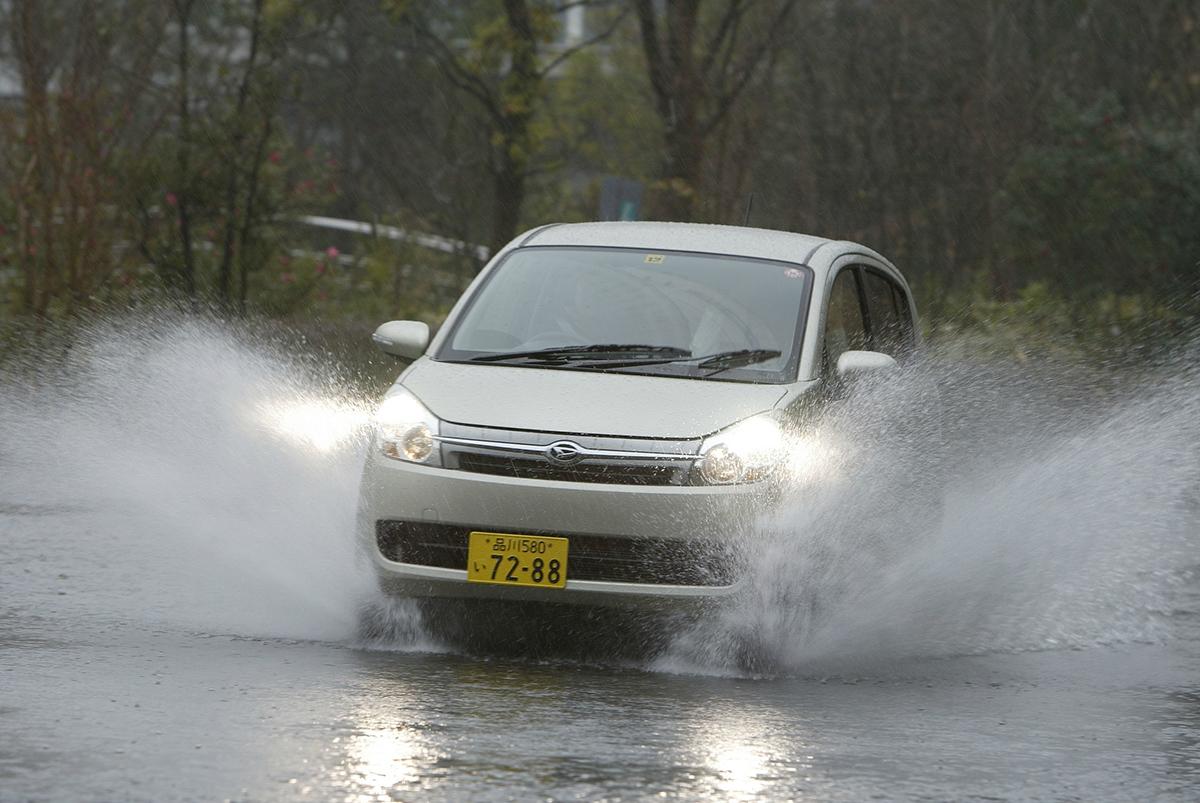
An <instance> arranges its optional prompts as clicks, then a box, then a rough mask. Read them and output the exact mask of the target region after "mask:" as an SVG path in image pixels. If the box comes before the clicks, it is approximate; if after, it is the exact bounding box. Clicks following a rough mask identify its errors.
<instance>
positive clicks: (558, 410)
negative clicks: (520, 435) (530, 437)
mask: <svg viewBox="0 0 1200 803" xmlns="http://www.w3.org/2000/svg"><path fill="white" fill-rule="evenodd" d="M400 383H401V384H403V385H404V387H406V388H408V389H409V390H410V391H412V392H413V393H414V394H416V395H417V397H418V398H419V399H420V400H421V401H422V402H424V403H425V405H426V406H427V407H428V408H429V409H430V411H431V412H432V413H433V414H434V415H436V416H438V417H439V418H441V419H443V420H445V421H452V422H454V423H458V424H469V425H474V426H483V427H497V428H500V429H527V430H539V431H542V432H563V433H578V434H588V435H614V436H619V437H621V436H623V437H644V438H697V437H701V436H704V435H709V434H711V433H713V432H716V431H717V430H719V429H721V428H722V427H725V426H727V425H729V424H732V423H733V422H735V421H738V420H740V419H742V418H745V417H746V416H750V415H754V414H755V413H759V412H762V411H764V410H769V409H771V408H772V407H774V406H775V404H776V403H777V402H778V401H779V400H780V399H781V398H783V396H784V395H785V394H786V393H787V388H786V387H785V386H783V385H752V384H749V383H745V382H716V381H705V380H699V379H680V378H674V377H660V376H641V375H632V374H615V373H598V372H594V371H572V370H555V369H548V368H524V367H514V366H506V365H466V364H463V363H449V362H435V361H433V360H430V359H428V358H424V359H421V360H419V361H418V362H416V363H415V364H414V365H413V366H412V367H411V368H410V369H409V370H408V371H407V372H406V373H405V374H404V375H403V376H402V377H401V378H400Z"/></svg>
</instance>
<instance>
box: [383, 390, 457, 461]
mask: <svg viewBox="0 0 1200 803" xmlns="http://www.w3.org/2000/svg"><path fill="white" fill-rule="evenodd" d="M375 426H376V432H377V438H376V440H377V442H378V444H379V451H381V452H382V453H383V455H384V456H385V457H390V458H392V459H393V460H404V461H406V462H409V463H424V464H425V465H427V466H440V465H441V464H442V452H441V450H440V449H439V448H438V444H437V435H438V419H437V416H435V415H434V414H433V413H431V412H429V410H428V408H426V407H425V405H424V404H421V402H420V401H419V400H418V399H417V397H416V396H414V395H412V394H411V393H409V392H408V391H407V390H405V389H404V388H402V387H396V388H393V389H392V391H391V392H390V393H389V394H388V396H387V398H385V399H384V400H383V404H381V405H379V410H378V411H377V412H376V413H375Z"/></svg>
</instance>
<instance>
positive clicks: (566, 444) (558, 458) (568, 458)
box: [546, 441, 583, 466]
mask: <svg viewBox="0 0 1200 803" xmlns="http://www.w3.org/2000/svg"><path fill="white" fill-rule="evenodd" d="M546 457H547V458H549V459H550V462H551V463H557V464H558V465H560V466H573V465H575V464H576V463H578V462H579V461H580V460H582V459H583V448H582V447H581V446H580V445H579V444H577V443H571V441H555V442H554V443H552V444H550V445H549V446H547V447H546Z"/></svg>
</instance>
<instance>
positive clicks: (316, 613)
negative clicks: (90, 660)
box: [0, 314, 1200, 673]
mask: <svg viewBox="0 0 1200 803" xmlns="http://www.w3.org/2000/svg"><path fill="white" fill-rule="evenodd" d="M72 342H73V344H74V345H73V346H72V347H71V348H70V349H66V350H63V351H62V352H61V353H58V352H55V353H53V354H51V353H49V352H48V351H46V350H45V349H43V350H41V351H39V352H38V353H36V354H34V355H33V356H34V357H35V358H36V359H35V360H34V361H33V362H31V363H29V364H26V365H23V366H14V365H12V364H11V363H10V364H9V367H7V368H5V369H3V370H0V435H2V437H0V506H3V510H5V511H7V512H14V511H15V514H16V515H17V517H18V518H19V519H20V521H19V522H18V524H19V525H20V526H18V527H16V528H14V527H11V526H10V527H9V528H8V530H7V532H5V531H4V528H3V526H2V525H3V523H2V522H0V536H3V537H2V538H0V546H2V547H3V549H4V550H5V557H6V561H5V566H4V567H3V568H0V579H2V580H3V582H0V588H3V595H2V596H0V607H4V608H9V609H11V608H14V607H17V608H19V607H20V606H21V605H26V606H27V607H28V608H29V609H30V610H41V607H40V606H44V605H45V604H46V602H47V600H50V601H53V602H54V604H56V605H57V604H62V605H69V604H71V600H75V601H76V602H75V604H76V605H77V608H75V609H73V613H79V612H80V611H84V610H86V611H87V612H88V614H89V615H96V614H97V613H98V612H99V613H101V614H104V615H111V616H113V617H117V618H121V617H123V618H125V619H126V620H132V621H151V622H155V623H166V624H168V625H170V626H184V627H189V628H195V629H197V630H200V631H202V632H209V633H232V634H240V635H252V636H270V637H288V638H313V639H340V640H354V639H355V638H356V636H355V633H356V625H360V624H362V617H360V612H361V611H363V610H364V607H363V606H364V604H365V605H366V606H367V607H366V612H367V614H366V617H365V621H366V622H367V624H368V625H369V630H370V633H371V638H370V639H369V640H367V641H366V642H362V641H359V642H357V643H363V644H365V646H371V647H378V648H389V649H390V648H405V647H411V646H418V647H419V646H420V645H422V644H424V645H426V646H427V647H431V648H432V645H430V643H429V642H428V640H427V639H426V638H425V637H424V635H423V632H422V623H421V619H420V616H419V613H418V611H417V609H416V607H415V606H414V605H412V604H411V603H408V602H404V601H400V602H393V603H382V602H380V601H379V600H378V597H377V596H376V594H375V592H374V587H373V581H372V579H371V578H370V576H369V573H368V572H367V571H365V570H364V568H365V567H363V566H361V565H360V564H359V563H358V561H357V560H356V555H355V546H354V542H353V529H354V521H353V520H354V512H355V507H356V504H357V497H358V494H357V486H358V478H359V472H360V466H361V459H362V452H363V449H364V448H365V443H366V437H367V433H366V425H367V423H368V420H369V417H370V410H371V407H372V405H373V398H374V397H377V395H378V392H379V390H380V388H378V387H375V388H372V389H371V390H369V391H368V392H364V391H363V390H361V385H360V384H356V383H355V382H353V381H350V380H349V379H348V378H347V377H346V376H345V374H344V372H341V371H339V370H338V369H336V368H335V367H334V363H333V361H331V360H329V359H326V358H324V357H322V356H321V355H316V356H311V355H312V350H311V349H310V348H309V347H307V346H303V345H301V346H299V347H298V346H297V345H296V338H295V337H294V336H293V335H292V334H291V333H287V332H283V333H280V332H278V331H275V332H274V333H273V334H264V333H263V332H256V331H253V330H250V329H231V328H230V327H229V326H228V325H227V324H223V323H219V322H216V321H213V320H207V319H203V318H197V317H179V316H173V315H161V314H160V315H142V316H139V317H119V318H109V319H105V320H98V321H96V322H94V323H92V324H90V325H88V326H86V327H84V328H83V329H82V330H81V331H79V332H77V333H76V336H75V337H73V338H72ZM1195 352H1196V350H1195V349H1192V350H1191V352H1190V353H1185V354H1183V355H1181V357H1180V359H1179V361H1178V362H1177V363H1175V364H1173V365H1172V366H1170V367H1169V369H1168V370H1164V371H1161V372H1159V373H1153V372H1148V373H1146V374H1145V375H1143V376H1139V377H1128V376H1120V377H1118V376H1115V375H1114V374H1113V372H1111V371H1087V370H1083V371H1081V370H1078V369H1068V366H1063V365H1044V366H1040V367H1036V366H1035V367H1033V368H1031V367H1030V366H1024V367H1020V368H1018V369H1013V368H1004V369H1002V368H997V367H995V366H978V365H971V364H964V363H961V362H959V363H953V362H947V361H945V360H942V361H938V362H936V363H934V364H932V365H931V366H930V367H929V368H928V369H927V370H925V371H920V370H918V371H914V372H912V373H911V374H910V375H909V377H908V379H906V380H905V381H899V380H897V379H895V378H889V380H888V381H887V382H883V383H879V384H878V385H876V386H874V387H867V388H862V389H860V392H858V393H856V394H854V395H853V396H852V397H851V398H850V399H849V400H847V401H846V402H844V403H843V404H841V405H840V406H838V407H835V408H833V409H832V410H831V411H830V412H829V413H828V415H827V416H826V417H825V418H824V419H823V421H822V422H821V426H820V427H819V428H814V430H813V432H811V433H809V437H808V438H807V439H806V440H805V441H803V442H802V443H800V444H798V445H797V451H796V453H795V455H794V459H793V460H792V461H791V469H792V474H793V479H794V487H793V488H791V489H790V490H789V492H788V499H789V500H790V501H789V502H788V503H787V504H784V505H782V506H781V508H780V509H779V510H778V511H777V512H776V513H774V514H773V515H771V516H768V517H764V518H763V519H762V520H760V521H756V522H748V523H747V526H746V528H745V532H744V533H742V534H741V537H740V540H741V541H742V543H743V545H744V546H745V548H746V552H747V554H748V556H749V559H750V582H749V583H748V584H747V585H748V587H749V588H750V589H751V591H750V593H748V594H746V595H745V596H744V597H742V598H741V599H740V600H739V603H738V604H737V605H735V606H733V607H731V608H729V609H726V610H724V611H722V612H720V613H719V614H715V615H713V616H711V617H710V618H708V619H706V620H704V621H702V622H699V623H696V624H694V625H693V626H691V627H690V628H688V629H687V630H686V631H684V632H683V634H682V635H680V636H678V637H677V638H675V639H674V641H673V643H672V644H671V646H670V647H669V648H668V649H667V650H666V651H665V652H664V653H663V654H662V655H660V656H659V657H658V658H657V659H655V660H654V661H653V663H652V666H653V667H654V668H657V669H663V670H667V671H703V672H716V673H730V672H733V673H736V672H739V671H741V670H742V669H744V668H745V666H746V665H747V660H746V658H747V655H748V654H749V655H758V656H760V657H765V659H766V661H765V663H761V664H758V665H757V666H758V667H759V668H762V667H764V666H770V667H771V668H773V669H782V670H784V671H789V670H796V669H799V670H804V669H808V668H816V667H819V666H821V665H823V664H829V663H833V664H836V665H840V666H845V665H846V664H847V662H849V663H851V664H855V665H861V664H870V663H873V662H874V663H879V662H888V661H891V660H894V659H895V658H897V657H900V656H906V655H907V656H929V655H952V654H962V653H980V652H988V651H1012V650H1031V649H1046V648H1064V647H1067V648H1070V647H1086V646H1089V645H1096V644H1105V643H1112V642H1135V641H1160V640H1162V639H1164V638H1168V637H1169V636H1170V632H1171V612H1172V609H1173V606H1175V605H1176V604H1177V602H1176V598H1175V591H1176V589H1177V587H1178V586H1180V585H1181V584H1183V583H1185V582H1186V580H1184V579H1183V578H1184V577H1185V576H1186V573H1187V571H1188V570H1189V567H1192V568H1193V569H1194V566H1195V564H1196V563H1197V558H1196V555H1197V554H1198V552H1197V550H1198V547H1200V536H1198V534H1197V525H1196V522H1197V521H1198V520H1200V514H1198V512H1197V509H1196V500H1197V498H1198V496H1200V494H1197V476H1198V475H1200V471H1198V469H1197V463H1198V458H1197V446H1196V444H1197V442H1198V440H1200V378H1198V377H1197V374H1196V371H1195V370H1194V369H1193V368H1192V367H1191V366H1193V365H1195V364H1197V362H1196V360H1195V359H1194V357H1195ZM305 353H307V354H309V355H310V356H303V354H305ZM1035 372H1040V373H1039V374H1038V375H1035ZM933 382H936V383H937V384H938V385H940V387H941V398H942V400H943V404H944V406H945V411H944V415H942V416H940V417H939V418H938V419H937V421H938V423H939V424H940V428H935V429H930V426H931V425H930V423H929V419H925V418H921V417H920V416H918V417H915V418H914V417H912V416H910V415H908V413H909V412H910V411H913V410H923V409H926V408H927V407H928V403H929V387H930V384H931V383H933ZM901 436H904V437H901ZM938 441H940V442H943V443H944V444H945V458H946V461H947V462H948V464H949V470H948V476H947V485H946V487H947V491H946V496H945V506H944V510H943V511H942V512H941V515H940V518H939V517H938V516H936V515H934V513H936V511H934V510H933V509H932V508H931V507H930V506H929V505H928V504H926V503H925V502H924V501H922V502H920V503H914V500H924V499H925V498H926V496H925V495H926V494H927V493H928V491H929V487H928V486H929V484H930V482H931V481H932V479H933V478H934V475H933V473H932V472H929V471H927V470H925V468H924V467H923V466H922V465H921V463H920V459H919V458H921V456H922V455H923V454H924V453H925V452H926V451H927V450H926V448H925V447H927V445H928V444H929V443H933V442H938ZM818 479H819V481H818ZM39 510H49V511H55V514H54V515H53V516H46V517H37V516H32V515H30V511H34V512H36V511H39ZM34 519H37V520H38V521H37V522H34ZM43 520H44V521H43ZM914 533H915V535H914ZM14 534H15V535H14ZM47 544H53V549H55V550H58V552H56V553H54V554H53V555H51V556H49V557H48V556H47V554H46V550H48V549H50V547H47V546H46V545H47ZM22 550H24V552H22ZM14 551H15V552H16V553H17V554H16V558H15V559H14V558H13V555H14ZM22 554H24V555H25V556H26V557H29V556H30V555H33V557H34V558H36V559H34V560H27V561H25V563H24V564H21V556H22ZM17 565H25V566H26V567H27V568H28V567H30V566H36V567H41V568H40V569H39V570H38V571H33V572H32V573H31V574H30V575H23V574H20V573H18V572H17V571H16V570H15V569H14V568H13V567H15V566H17ZM62 567H66V568H62ZM39 571H40V572H41V573H40V574H39ZM60 571H61V572H63V573H64V574H69V575H70V579H69V580H67V581H64V582H66V583H68V584H69V587H70V588H71V590H72V591H78V592H80V593H77V594H74V595H72V596H67V597H63V598H56V597H48V596H41V597H39V596H38V593H40V592H41V591H44V590H45V588H48V587H49V585H50V581H51V579H52V578H53V575H54V573H57V572H60ZM64 600H65V601H64ZM750 663H751V665H752V667H753V666H755V665H754V664H753V662H750Z"/></svg>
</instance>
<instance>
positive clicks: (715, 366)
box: [586, 349, 780, 376]
mask: <svg viewBox="0 0 1200 803" xmlns="http://www.w3.org/2000/svg"><path fill="white" fill-rule="evenodd" d="M779 354H780V352H779V351H777V350H775V349H736V350H734V351H720V352H717V353H716V354H705V355H703V356H700V357H692V356H690V355H681V356H678V357H649V358H646V359H641V360H638V359H615V360H605V359H597V360H596V361H595V362H588V363H587V366H586V367H588V368H596V369H599V370H601V371H604V370H610V369H617V368H638V367H642V366H650V365H667V364H669V363H680V362H695V363H696V367H697V368H699V369H701V370H705V369H712V370H710V371H709V372H708V373H707V374H705V376H712V375H713V374H716V373H720V372H721V371H727V370H729V369H730V368H738V367H741V366H743V365H753V364H754V363H756V362H764V361H766V360H771V359H774V358H775V357H778V356H779Z"/></svg>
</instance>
